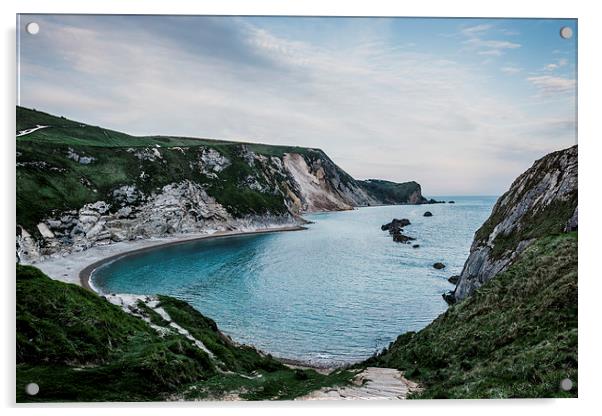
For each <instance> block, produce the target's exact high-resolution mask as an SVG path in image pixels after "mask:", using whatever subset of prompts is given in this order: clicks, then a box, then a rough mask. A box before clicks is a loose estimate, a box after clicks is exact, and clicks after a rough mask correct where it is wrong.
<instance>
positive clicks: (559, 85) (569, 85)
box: [527, 75, 576, 95]
mask: <svg viewBox="0 0 602 416" xmlns="http://www.w3.org/2000/svg"><path fill="white" fill-rule="evenodd" d="M527 81H529V82H530V83H531V84H533V85H534V86H535V87H536V88H537V89H538V90H539V92H540V93H541V94H544V95H550V94H558V93H568V92H574V91H575V86H576V82H575V80H574V79H569V78H564V77H555V76H551V75H541V76H536V77H529V78H527Z"/></svg>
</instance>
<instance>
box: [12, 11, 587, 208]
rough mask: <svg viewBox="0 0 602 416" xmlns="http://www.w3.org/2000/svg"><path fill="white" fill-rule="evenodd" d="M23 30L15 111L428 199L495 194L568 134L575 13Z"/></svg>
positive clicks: (178, 20) (216, 20) (50, 24)
mask: <svg viewBox="0 0 602 416" xmlns="http://www.w3.org/2000/svg"><path fill="white" fill-rule="evenodd" d="M29 22H36V23H38V24H39V26H40V31H39V33H38V34H36V35H30V34H28V33H27V32H26V31H25V26H26V25H27V23H29ZM564 26H568V27H571V28H572V30H573V37H572V38H571V39H563V38H562V37H561V36H560V29H561V28H562V27H564ZM18 30H19V36H18V40H17V42H18V59H19V62H18V64H19V65H18V77H19V80H18V81H19V82H18V104H19V105H22V106H25V107H28V108H36V109H38V110H42V111H45V112H49V113H51V114H55V115H62V116H65V117H67V118H71V119H74V120H78V121H82V122H85V123H88V124H93V125H100V126H102V127H106V128H110V129H114V130H118V131H123V132H126V133H130V134H134V135H156V134H160V135H173V136H190V137H206V138H216V139H228V140H243V141H250V142H261V143H269V144H284V145H297V146H307V147H314V148H321V149H322V150H324V151H325V152H326V153H327V154H328V155H329V156H330V157H331V159H333V160H334V161H335V163H337V164H338V165H339V166H340V167H342V168H343V169H344V170H346V171H347V172H348V173H349V174H351V175H352V176H353V177H355V178H357V179H368V178H379V179H386V180H391V181H396V182H404V181H409V180H415V181H417V182H418V183H420V184H421V185H422V190H423V193H424V194H425V195H429V196H432V195H499V194H501V193H503V192H504V191H505V190H507V189H508V187H509V186H510V184H511V183H512V182H513V180H514V179H515V178H516V177H517V176H518V175H519V174H520V173H522V172H523V171H524V170H526V169H527V168H528V167H529V166H531V165H532V163H533V162H534V161H535V160H536V159H539V158H540V157H542V156H544V155H545V154H547V153H549V152H551V151H554V150H560V149H563V148H566V147H569V146H571V145H573V144H575V143H576V140H577V133H576V123H577V119H576V117H577V113H576V92H577V90H576V89H577V82H576V55H577V22H576V20H574V19H565V20H559V19H440V18H438V19H423V18H309V17H216V16H213V17H212V16H110V15H104V16H94V15H21V16H20V19H19V23H18Z"/></svg>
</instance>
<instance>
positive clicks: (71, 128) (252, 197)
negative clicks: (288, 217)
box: [17, 107, 323, 232]
mask: <svg viewBox="0 0 602 416" xmlns="http://www.w3.org/2000/svg"><path fill="white" fill-rule="evenodd" d="M36 125H47V126H51V127H49V128H45V129H41V130H37V131H35V132H33V133H31V134H28V135H25V136H22V137H17V222H18V223H19V224H20V225H23V226H24V227H25V228H26V229H28V230H30V232H31V231H34V232H35V225H36V224H37V223H38V222H40V221H41V220H42V219H44V218H45V217H47V216H48V215H49V214H52V213H53V212H60V211H63V210H70V209H79V208H81V207H82V206H83V205H84V204H86V203H90V202H95V201H97V200H100V199H102V200H105V201H107V202H111V198H112V191H113V190H114V189H115V188H117V187H119V186H121V185H131V184H135V185H136V186H137V188H138V189H140V190H141V191H143V192H145V193H150V192H152V191H156V190H158V189H160V188H161V187H162V186H165V185H167V184H170V183H173V182H178V181H182V180H185V179H189V180H192V181H194V182H196V183H199V184H203V185H205V186H206V189H207V191H208V193H209V194H210V195H211V196H213V197H215V198H216V199H217V201H218V202H219V203H221V204H222V205H224V206H225V207H226V208H227V209H228V210H229V211H230V212H231V213H232V214H234V215H245V214H264V213H268V212H269V213H273V214H278V213H284V212H286V207H285V205H284V202H283V198H282V196H281V195H275V194H272V193H266V192H259V191H256V190H253V189H250V188H248V187H241V186H240V183H242V182H244V180H245V178H246V177H247V176H248V175H250V174H252V173H254V172H253V169H252V168H251V167H249V166H248V164H247V163H246V162H245V161H244V158H243V155H242V147H241V143H237V142H226V141H219V140H206V139H191V138H177V137H134V136H129V135H127V134H123V133H119V132H114V131H111V130H107V129H103V128H100V127H94V126H89V125H85V124H83V123H78V122H74V121H70V120H67V119H63V118H61V117H55V116H51V115H49V114H46V113H42V112H39V111H35V110H29V109H26V108H23V107H17V129H18V130H22V129H25V128H30V127H35V126H36ZM155 145H160V146H161V147H160V148H159V149H160V152H161V156H162V160H161V161H158V162H152V161H148V160H142V161H141V160H139V159H138V158H137V157H136V156H135V154H134V153H133V152H131V151H128V149H131V148H150V147H153V146H155ZM181 146H185V147H188V148H189V149H188V150H187V151H186V152H182V151H181V150H180V149H177V148H175V147H181ZM246 146H247V148H248V149H249V150H252V151H254V152H256V153H258V154H263V155H265V156H272V155H277V156H281V155H283V154H284V153H286V152H297V153H302V154H305V153H316V154H319V155H321V154H323V152H322V151H321V150H319V149H305V148H300V147H293V146H270V145H263V144H248V145H246ZM206 148H212V149H215V150H217V151H218V152H220V153H221V154H222V155H224V156H225V157H227V158H228V159H229V160H230V161H231V165H230V166H228V167H227V168H226V169H225V170H224V171H223V172H221V173H220V176H219V178H210V177H207V176H206V175H203V174H202V173H200V172H199V169H198V168H197V167H196V165H195V163H196V162H198V157H199V152H201V151H202V150H203V149H206ZM69 149H72V150H74V151H75V152H76V153H77V154H79V155H82V156H91V157H94V158H95V160H94V162H93V163H90V164H80V163H78V162H77V161H75V160H72V159H69V158H68V157H67V154H68V153H69ZM40 162H42V163H40ZM142 172H144V175H145V176H144V178H141V174H142ZM259 180H260V181H261V180H262V175H259Z"/></svg>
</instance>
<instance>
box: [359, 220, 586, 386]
mask: <svg viewBox="0 0 602 416" xmlns="http://www.w3.org/2000/svg"><path fill="white" fill-rule="evenodd" d="M365 364H369V365H377V366H383V367H395V368H398V369H401V370H404V371H406V376H407V377H408V378H411V379H414V380H417V381H419V382H421V383H422V384H423V385H424V387H425V390H424V392H423V393H422V394H421V395H419V396H418V397H420V398H506V397H576V396H577V387H576V383H577V233H576V232H574V233H569V234H561V235H555V236H548V237H544V238H541V239H540V240H538V241H537V242H536V243H534V244H533V245H532V246H531V247H529V248H528V249H527V250H526V251H525V252H523V253H522V254H521V255H520V257H519V258H518V260H517V261H516V262H515V263H514V264H513V265H512V266H511V267H510V268H509V269H508V270H507V271H506V272H504V273H501V274H499V275H498V276H496V277H495V278H494V279H492V280H490V281H489V282H488V283H486V284H485V285H484V286H483V287H481V288H480V289H479V290H478V291H477V292H476V293H475V294H473V295H472V296H470V297H468V298H467V299H466V300H464V301H463V302H460V303H458V304H456V305H454V306H452V307H450V308H449V309H448V310H447V311H446V312H445V313H444V314H442V315H441V316H439V317H438V318H437V319H436V320H435V321H434V322H433V323H432V324H430V325H429V326H428V327H426V328H425V329H423V330H421V331H419V332H418V333H414V332H410V333H406V334H404V335H401V336H400V337H399V338H398V339H397V340H396V341H395V342H394V343H392V344H391V345H390V347H389V348H388V349H387V350H385V351H384V353H382V354H381V355H379V356H377V357H375V358H372V359H370V360H369V361H368V362H367V363H365ZM564 378H570V379H571V380H572V381H573V383H575V387H574V388H573V390H572V391H570V392H563V391H561V390H560V389H559V383H560V381H561V380H562V379H564Z"/></svg>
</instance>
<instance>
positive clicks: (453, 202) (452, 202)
mask: <svg viewBox="0 0 602 416" xmlns="http://www.w3.org/2000/svg"><path fill="white" fill-rule="evenodd" d="M455 203H456V201H449V202H448V204H455Z"/></svg>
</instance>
